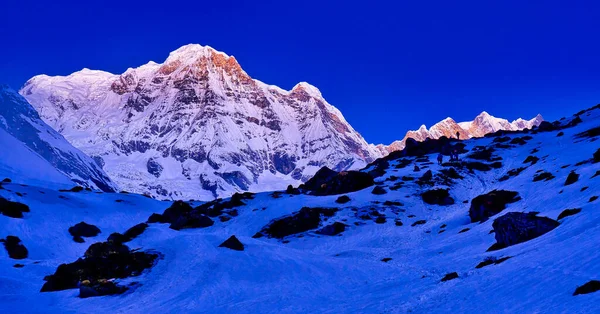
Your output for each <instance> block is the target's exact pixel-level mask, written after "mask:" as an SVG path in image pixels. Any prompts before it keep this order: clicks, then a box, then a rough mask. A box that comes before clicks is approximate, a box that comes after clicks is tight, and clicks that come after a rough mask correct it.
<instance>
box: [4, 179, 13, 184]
mask: <svg viewBox="0 0 600 314" xmlns="http://www.w3.org/2000/svg"><path fill="white" fill-rule="evenodd" d="M11 182H12V180H11V179H10V178H4V179H2V183H11Z"/></svg>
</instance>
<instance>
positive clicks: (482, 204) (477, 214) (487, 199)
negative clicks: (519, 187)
mask: <svg viewBox="0 0 600 314" xmlns="http://www.w3.org/2000/svg"><path fill="white" fill-rule="evenodd" d="M520 199H521V198H520V197H519V193H517V192H513V191H504V190H494V191H491V192H489V193H487V194H483V195H479V196H477V197H476V198H474V199H473V200H472V201H471V207H470V208H469V217H470V218H471V222H481V221H486V220H488V218H490V217H492V216H494V215H496V214H498V213H499V212H501V211H503V210H504V209H505V208H506V205H507V204H510V203H514V202H516V201H518V200H520Z"/></svg>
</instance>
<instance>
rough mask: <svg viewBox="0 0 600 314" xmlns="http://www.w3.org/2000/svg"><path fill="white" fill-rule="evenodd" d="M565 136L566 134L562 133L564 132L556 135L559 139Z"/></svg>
mask: <svg viewBox="0 0 600 314" xmlns="http://www.w3.org/2000/svg"><path fill="white" fill-rule="evenodd" d="M563 135H565V132H562V131H561V132H558V134H556V136H557V137H561V136H563Z"/></svg>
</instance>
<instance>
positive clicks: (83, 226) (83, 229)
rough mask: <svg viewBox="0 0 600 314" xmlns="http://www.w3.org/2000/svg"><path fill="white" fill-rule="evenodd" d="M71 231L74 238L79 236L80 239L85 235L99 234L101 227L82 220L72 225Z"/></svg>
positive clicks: (87, 236)
mask: <svg viewBox="0 0 600 314" xmlns="http://www.w3.org/2000/svg"><path fill="white" fill-rule="evenodd" d="M69 233H70V234H71V235H72V236H73V239H75V238H77V239H78V240H79V239H81V238H83V237H86V238H91V237H95V236H97V235H98V234H99V233H100V228H98V227H96V226H94V225H90V224H88V223H86V222H84V221H82V222H80V223H78V224H76V225H74V226H72V227H70V228H69ZM76 242H77V241H76Z"/></svg>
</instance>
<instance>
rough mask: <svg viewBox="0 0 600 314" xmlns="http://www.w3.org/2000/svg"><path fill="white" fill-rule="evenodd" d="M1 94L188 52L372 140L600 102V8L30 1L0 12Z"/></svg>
mask: <svg viewBox="0 0 600 314" xmlns="http://www.w3.org/2000/svg"><path fill="white" fill-rule="evenodd" d="M0 43H1V44H0V83H6V84H9V85H10V86H12V87H13V88H20V87H21V86H22V84H23V83H24V82H25V81H26V80H27V79H29V78H30V77H32V76H34V75H36V74H42V73H44V74H48V75H67V74H69V73H71V72H74V71H77V70H80V69H82V68H84V67H86V68H91V69H99V70H105V71H109V72H113V73H122V72H124V71H125V70H126V69H127V68H128V67H137V66H139V65H141V64H144V63H147V62H148V61H150V60H152V61H156V62H162V61H163V60H164V59H165V58H166V57H167V56H168V54H169V52H170V51H172V50H175V49H177V48H178V47H179V46H181V45H184V44H188V43H199V44H202V45H209V46H212V47H214V48H216V49H217V50H220V51H223V52H226V53H227V54H229V55H234V56H235V57H236V58H237V59H238V61H239V62H240V64H241V65H242V67H243V68H244V70H246V72H248V74H250V76H252V77H253V78H256V79H258V80H261V81H263V82H265V83H268V84H273V85H278V86H280V87H282V88H284V89H291V88H292V87H293V86H294V85H295V84H296V83H297V82H299V81H307V82H309V83H311V84H313V85H315V86H317V87H318V88H319V89H320V90H321V92H322V94H323V96H324V97H325V98H326V99H327V100H328V101H329V102H330V103H331V104H333V105H334V106H336V107H337V108H339V109H340V110H341V111H342V113H343V114H344V116H345V117H346V119H347V120H348V121H349V122H350V123H351V124H352V125H353V126H354V128H355V129H357V130H358V131H359V132H360V133H361V134H363V136H364V137H365V139H366V140H367V141H368V142H373V143H390V142H392V141H393V140H396V139H400V138H402V137H403V135H404V134H405V132H406V130H408V129H417V128H418V127H419V126H420V125H421V124H426V125H427V126H430V125H431V124H433V123H435V122H437V121H439V120H441V119H444V118H446V117H447V116H451V117H453V118H455V119H456V120H459V121H460V120H470V119H472V118H473V117H474V116H476V115H477V114H478V113H479V112H481V111H483V110H486V111H488V112H489V113H490V114H492V115H495V116H498V117H505V118H507V119H509V120H512V119H514V118H517V117H519V116H522V117H524V118H530V117H533V116H535V114H537V113H541V114H542V115H544V116H545V117H546V118H547V119H550V120H554V119H558V118H560V117H562V116H566V115H570V114H572V113H574V112H576V111H578V110H579V109H583V108H587V107H590V106H592V105H595V104H597V103H600V3H599V2H598V1H576V0H575V1H573V0H570V1H554V0H547V1H511V0H505V1H482V0H478V1H448V0H444V1H427V0H423V1H377V0H369V1H326V0H321V1H312V0H305V1H283V0H282V1H260V0H255V1H227V0H213V1H202V0H198V1H189V2H181V1H175V0H171V1H159V2H153V1H139V2H135V1H126V0H121V1H113V0H108V1H81V0H79V1H63V0H57V1H29V0H19V1H14V0H3V1H2V3H1V4H0Z"/></svg>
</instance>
